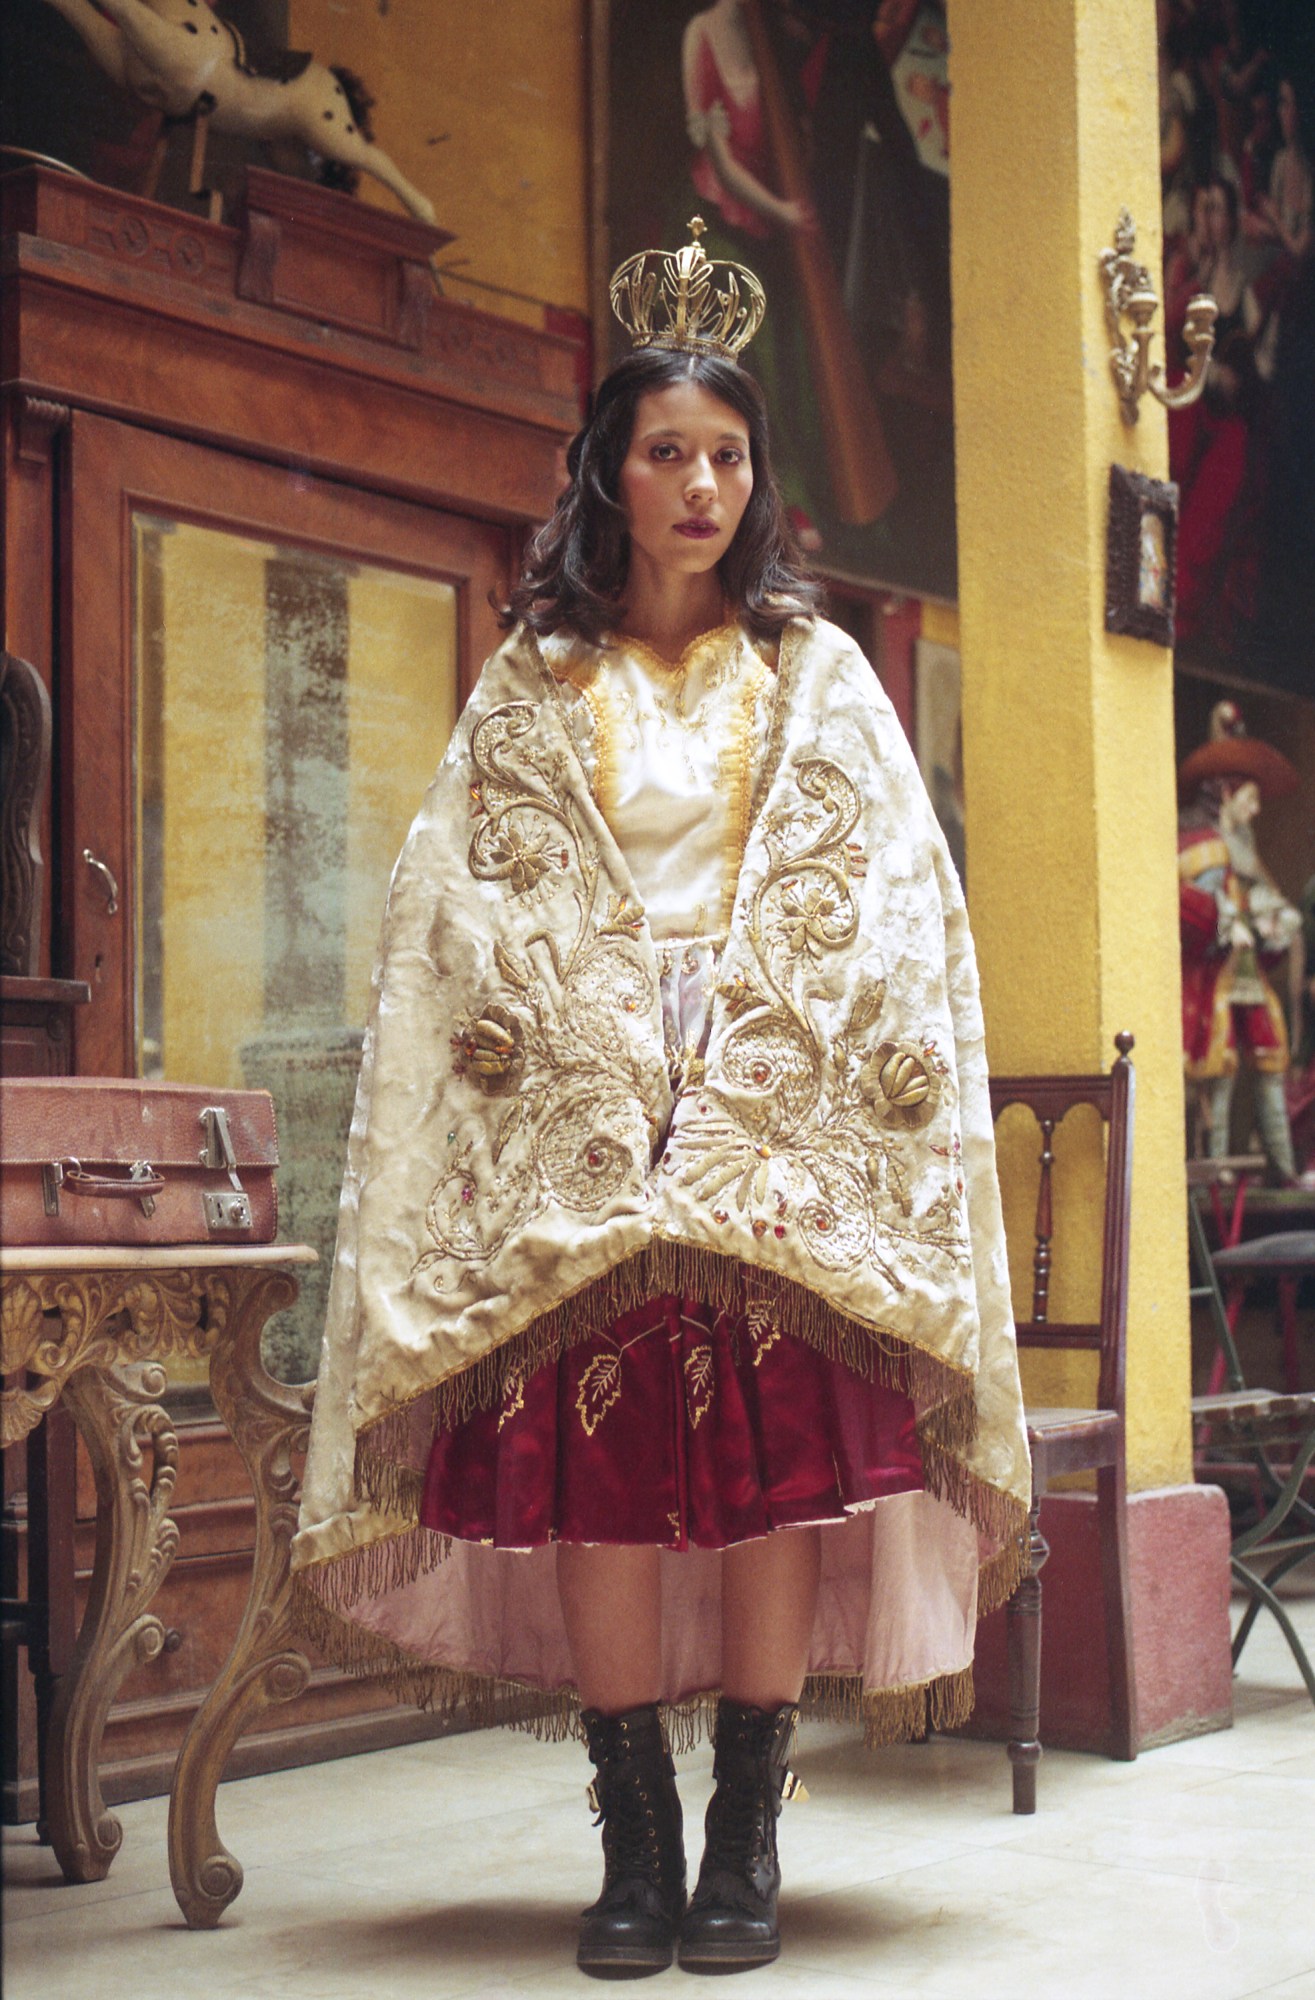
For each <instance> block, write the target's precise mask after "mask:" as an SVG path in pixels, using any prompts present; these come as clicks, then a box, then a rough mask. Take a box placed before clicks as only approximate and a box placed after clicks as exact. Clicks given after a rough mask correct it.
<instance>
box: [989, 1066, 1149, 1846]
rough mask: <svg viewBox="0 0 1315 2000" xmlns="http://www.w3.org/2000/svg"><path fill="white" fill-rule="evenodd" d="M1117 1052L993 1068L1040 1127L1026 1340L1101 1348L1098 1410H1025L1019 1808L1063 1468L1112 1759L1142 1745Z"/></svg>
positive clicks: (1124, 1070)
mask: <svg viewBox="0 0 1315 2000" xmlns="http://www.w3.org/2000/svg"><path fill="white" fill-rule="evenodd" d="M1115 1045H1116V1047H1117V1048H1118V1051H1119V1055H1118V1059H1117V1061H1116V1062H1115V1063H1114V1066H1113V1068H1112V1069H1111V1071H1110V1073H1109V1075H1108V1076H994V1077H992V1078H991V1111H992V1115H993V1116H994V1117H995V1118H997V1119H998V1118H999V1116H1000V1114H1001V1112H1002V1111H1004V1110H1005V1109H1006V1108H1007V1107H1008V1106H1009V1105H1011V1104H1025V1105H1027V1106H1028V1108H1029V1109H1030V1110H1031V1112H1032V1114H1033V1116H1034V1117H1035V1119H1036V1121H1037V1124H1038V1125H1039V1126H1040V1128H1041V1175H1040V1183H1039V1186H1038V1189H1037V1205H1036V1225H1035V1235H1036V1247H1035V1251H1034V1254H1033V1259H1032V1316H1031V1318H1030V1319H1028V1320H1024V1321H1021V1322H1020V1323H1019V1327H1018V1341H1019V1345H1020V1347H1046V1348H1065V1349H1066V1348H1085V1349H1088V1350H1094V1351H1095V1352H1097V1353H1098V1354H1099V1356H1100V1363H1099V1379H1098V1383H1097V1388H1096V1402H1095V1407H1094V1408H1092V1409H1039V1408H1031V1407H1029V1408H1028V1409H1027V1411H1026V1417H1027V1436H1028V1443H1029V1445H1030V1446H1031V1450H1032V1511H1031V1535H1030V1553H1031V1565H1030V1569H1029V1572H1028V1574H1027V1575H1026V1576H1025V1577H1024V1578H1023V1581H1022V1582H1021V1583H1020V1584H1019V1586H1018V1589H1017V1590H1016V1591H1015V1592H1014V1595H1013V1597H1012V1598H1011V1599H1010V1601H1009V1605H1008V1608H1007V1611H1006V1614H1005V1615H1006V1619H1007V1625H1008V1647H1009V1705H1010V1722H1011V1725H1012V1728H1013V1732H1014V1733H1013V1737H1012V1739H1011V1741H1010V1744H1009V1761H1010V1764H1011V1765H1012V1767H1013V1780H1014V1811H1015V1812H1016V1813H1032V1812H1035V1811H1036V1773H1037V1765H1038V1763H1039V1762H1040V1760H1041V1744H1040V1742H1039V1740H1038V1729H1039V1715H1040V1707H1041V1577H1040V1571H1041V1567H1042V1565H1043V1563H1044V1562H1045V1560H1046V1557H1047V1556H1048V1555H1049V1553H1050V1550H1049V1547H1048V1546H1047V1543H1046V1541H1045V1538H1044V1536H1043V1535H1042V1533H1041V1529H1040V1525H1039V1521H1038V1515H1039V1512H1040V1507H1041V1499H1042V1495H1043V1494H1044V1493H1045V1491H1046V1488H1047V1486H1048V1485H1049V1483H1050V1481H1051V1480H1052V1479H1054V1478H1056V1477H1057V1476H1058V1475H1060V1474H1061V1473H1068V1472H1094V1473H1095V1475H1096V1515H1097V1523H1098V1528H1099V1534H1100V1573H1101V1594H1102V1596H1103V1599H1104V1606H1105V1647H1106V1654H1107V1657H1108V1661H1109V1686H1110V1731H1109V1738H1108V1751H1109V1755H1110V1756H1111V1757H1120V1758H1132V1757H1135V1756H1136V1754H1137V1742H1138V1724H1137V1689H1136V1680H1135V1677H1134V1673H1133V1657H1132V1620H1131V1616H1130V1612H1129V1605H1128V1538H1127V1505H1126V1501H1127V1476H1126V1461H1125V1453H1124V1443H1125V1437H1124V1381H1125V1372H1126V1370H1125V1349H1126V1334H1127V1323H1128V1229H1129V1209H1130V1202H1131V1195H1132V1112H1133V1082H1134V1077H1133V1067H1132V1064H1131V1062H1130V1061H1129V1060H1128V1057H1129V1053H1130V1051H1131V1049H1132V1047H1133V1037H1132V1036H1131V1035H1129V1034H1120V1035H1117V1036H1116V1037H1115ZM1078 1104H1090V1105H1092V1106H1094V1108H1095V1109H1096V1110H1097V1111H1098V1112H1099V1113H1100V1116H1101V1117H1102V1119H1103V1120H1104V1121H1105V1125H1106V1127H1107V1135H1106V1144H1105V1219H1104V1238H1103V1256H1102V1268H1101V1296H1100V1318H1099V1320H1098V1321H1097V1322H1095V1323H1094V1324H1089V1325H1067V1324H1060V1323H1058V1322H1055V1321H1052V1320H1051V1319H1050V1317H1049V1297H1050V1269H1051V1252H1050V1240H1051V1235H1052V1233H1053V1190H1052V1178H1053V1169H1054V1158H1055V1156H1054V1153H1053V1151H1052V1141H1053V1139H1054V1135H1055V1129H1056V1127H1057V1126H1058V1125H1059V1124H1060V1122H1061V1121H1062V1120H1063V1119H1064V1118H1065V1117H1066V1116H1067V1114H1068V1113H1069V1112H1070V1111H1071V1110H1072V1109H1073V1107H1074V1106H1075V1105H1078Z"/></svg>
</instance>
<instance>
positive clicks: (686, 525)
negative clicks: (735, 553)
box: [676, 519, 718, 542]
mask: <svg viewBox="0 0 1315 2000" xmlns="http://www.w3.org/2000/svg"><path fill="white" fill-rule="evenodd" d="M717 532H718V530H717V524H716V522H715V521H705V520H701V519H700V520H693V521H677V523H676V533H677V534H678V535H688V536H689V538H690V540H691V541H694V542H706V541H707V540H708V538H709V537H710V536H712V535H715V534H716V533H717Z"/></svg>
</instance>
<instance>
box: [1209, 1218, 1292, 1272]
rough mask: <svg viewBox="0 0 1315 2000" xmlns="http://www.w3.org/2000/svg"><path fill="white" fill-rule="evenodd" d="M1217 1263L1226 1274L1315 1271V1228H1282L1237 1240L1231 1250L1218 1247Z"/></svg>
mask: <svg viewBox="0 0 1315 2000" xmlns="http://www.w3.org/2000/svg"><path fill="white" fill-rule="evenodd" d="M1214 1266H1215V1270H1216V1271H1217V1272H1218V1273H1219V1275H1220V1276H1221V1277H1224V1278H1227V1277H1242V1276H1244V1275H1246V1276H1250V1275H1256V1276H1259V1275H1261V1274H1263V1273H1264V1272H1266V1271H1272V1272H1276V1273H1287V1272H1289V1271H1315V1229H1284V1230H1279V1231H1278V1232H1277V1233H1276V1234H1275V1235H1273V1236H1257V1237H1256V1238H1255V1239H1254V1240H1253V1241H1252V1242H1250V1243H1237V1244H1235V1245H1234V1246H1233V1248H1232V1249H1231V1250H1216V1251H1215V1254H1214Z"/></svg>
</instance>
